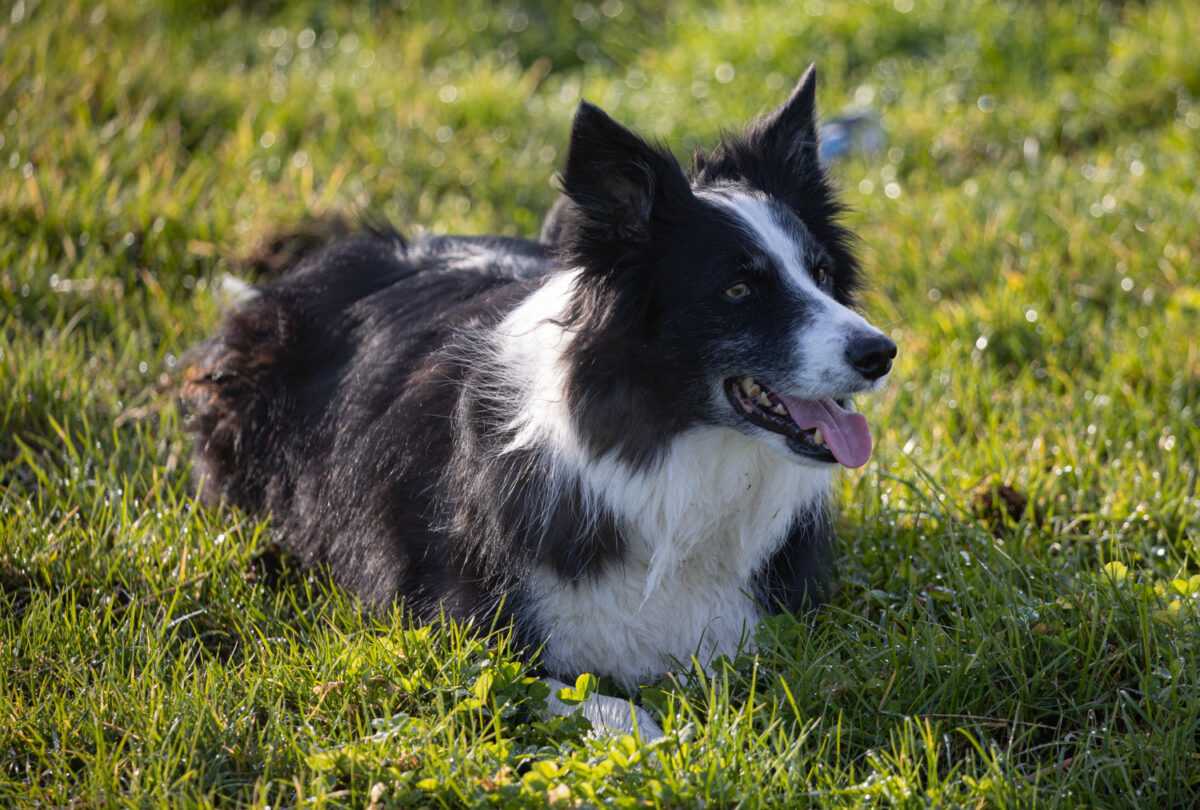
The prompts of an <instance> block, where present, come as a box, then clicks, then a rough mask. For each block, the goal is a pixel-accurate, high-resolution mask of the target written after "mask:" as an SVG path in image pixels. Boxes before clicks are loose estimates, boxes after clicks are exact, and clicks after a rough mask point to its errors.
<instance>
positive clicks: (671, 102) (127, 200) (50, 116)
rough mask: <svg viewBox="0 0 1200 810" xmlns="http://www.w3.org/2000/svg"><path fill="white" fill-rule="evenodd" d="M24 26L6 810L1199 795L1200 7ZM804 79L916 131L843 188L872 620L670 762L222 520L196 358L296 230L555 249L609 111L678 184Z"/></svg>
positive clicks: (839, 100)
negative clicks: (474, 237) (595, 114)
mask: <svg viewBox="0 0 1200 810" xmlns="http://www.w3.org/2000/svg"><path fill="white" fill-rule="evenodd" d="M1085 8H1086V9H1090V10H1086V11H1081V9H1085ZM7 9H8V10H6V11H4V12H3V17H0V805H3V806H21V807H25V806H57V807H66V806H72V807H84V806H146V805H156V804H172V805H175V804H179V805H183V806H197V807H203V806H211V805H225V804H239V805H246V806H255V807H265V806H267V805H270V806H273V807H274V806H299V805H313V806H329V807H341V806H358V807H362V806H367V805H371V806H372V807H376V806H379V807H401V806H403V807H408V806H433V807H437V806H463V805H499V806H531V807H540V806H544V805H547V804H551V805H555V806H572V805H574V804H577V803H582V804H584V805H593V804H594V805H612V806H620V807H625V806H635V805H636V806H643V805H645V806H654V807H689V806H699V805H701V804H704V805H708V806H714V805H715V806H745V807H758V806H820V807H876V806H878V807H893V806H896V807H1035V806H1036V807H1081V806H1104V807H1116V806H1142V807H1155V808H1163V807H1190V806H1194V803H1195V802H1196V801H1197V797H1198V796H1200V610H1198V607H1200V594H1198V592H1200V576H1198V575H1200V564H1198V560H1197V543H1198V541H1200V498H1198V497H1197V484H1198V482H1197V458H1198V457H1200V410H1198V406H1197V404H1196V403H1197V401H1200V339H1198V338H1197V330H1196V323H1197V321H1198V320H1200V292H1197V290H1198V285H1200V230H1198V229H1197V227H1196V223H1197V222H1198V221H1200V196H1198V194H1197V189H1196V178H1197V177H1198V176H1200V167H1198V165H1197V162H1198V158H1200V151H1197V149H1196V144H1197V142H1198V138H1197V130H1198V129H1200V103H1198V102H1197V99H1200V50H1197V48H1196V47H1195V43H1196V42H1197V41H1200V12H1197V11H1196V10H1195V8H1194V4H1192V3H1189V2H1187V0H1146V2H1139V3H1105V4H1100V5H1099V6H1093V5H1092V4H1084V5H1083V6H1080V5H1079V4H1065V3H1063V4H1059V3H1051V4H1047V5H1045V6H1038V5H1028V4H1014V3H990V2H963V3H941V2H936V3H923V2H913V0H896V1H895V2H894V3H881V2H849V1H848V0H820V1H819V2H818V1H816V0H807V1H806V2H799V1H798V0H797V1H796V2H792V1H790V0H788V1H780V2H772V3H764V4H761V5H747V4H743V3H735V2H732V0H706V2H703V3H700V4H692V3H688V4H685V3H681V2H674V3H672V2H662V3H651V2H634V0H605V2H603V3H595V2H580V3H578V4H564V5H562V6H561V7H558V6H554V5H552V4H547V5H546V7H544V8H543V7H540V6H537V5H534V4H531V3H527V2H521V0H505V2H502V3H499V4H492V3H485V2H469V3H465V4H463V3H455V4H451V3H447V2H443V3H435V2H431V3H411V4H409V3H404V2H400V3H393V4H388V3H383V2H375V3H369V4H368V3H359V4H341V3H338V4H325V3H317V2H310V3H296V4H291V3H287V4H285V3H281V2H271V1H270V0H268V1H267V2H262V3H258V4H238V3H229V2H223V0H210V2H206V3H188V2H184V0H175V2H172V3H167V4H161V5H158V4H149V3H146V4H139V3H136V2H133V0H110V1H109V2H107V3H104V4H91V3H81V2H71V0H62V1H61V2H50V1H49V0H17V2H16V3H15V4H10V6H8V7H7ZM809 60H817V61H818V62H819V65H820V69H821V91H820V102H821V105H822V108H823V110H824V111H825V112H826V113H830V114H832V113H836V112H837V111H838V110H840V109H842V108H844V107H852V106H871V107H873V108H874V109H876V110H877V111H879V113H880V114H881V116H882V120H883V122H884V125H885V127H886V130H887V137H888V141H887V145H886V148H885V150H884V152H883V153H882V154H881V155H879V156H877V157H874V158H864V157H858V158H855V159H852V160H850V161H848V162H844V163H841V164H838V166H837V172H838V175H839V177H840V180H841V182H842V184H843V186H844V187H845V189H846V191H847V196H848V199H849V201H850V202H851V203H852V204H853V205H854V208H855V211H854V214H853V224H854V226H855V228H856V229H857V230H858V231H859V232H860V233H861V234H862V236H863V240H864V246H865V258H866V263H867V265H868V267H869V269H870V272H871V276H872V278H873V282H874V290H873V291H872V294H871V295H870V296H869V297H868V301H867V310H868V313H869V315H870V316H871V317H872V319H873V320H874V321H875V322H876V323H882V324H885V325H886V327H887V328H888V329H889V331H890V332H891V333H892V334H893V336H894V337H895V338H896V339H897V342H898V343H899V344H900V346H901V353H900V358H899V361H898V366H897V370H896V373H895V375H894V381H893V384H892V385H891V387H890V388H889V389H888V391H887V392H886V393H885V394H883V395H881V396H878V397H876V398H874V399H871V400H870V401H865V402H863V403H862V405H863V407H864V409H865V410H866V411H867V413H868V416H869V418H870V421H871V422H872V424H873V426H874V429H875V434H876V439H877V451H876V455H875V457H874V458H873V460H872V462H871V464H870V465H869V467H868V468H866V470H865V471H864V472H861V473H852V474H848V475H846V476H844V477H843V479H842V483H841V487H840V488H841V494H842V496H843V497H842V503H843V511H842V518H841V535H842V538H843V544H842V548H843V552H842V554H841V559H840V569H839V574H838V580H839V582H840V583H841V589H840V591H839V593H838V594H837V595H836V597H835V598H834V599H833V600H832V602H831V603H830V604H829V605H828V606H827V607H825V608H823V609H822V610H821V611H820V612H819V613H817V614H816V615H815V616H812V617H800V618H793V617H780V618H775V619H771V620H770V621H767V622H765V623H764V625H763V626H762V628H761V630H760V633H759V648H760V650H759V653H758V655H757V657H754V658H751V657H748V656H746V657H742V658H739V659H738V660H734V661H728V662H725V663H724V664H722V665H721V666H720V667H718V671H717V673H716V674H715V675H714V677H712V678H710V679H707V680H706V679H702V678H701V679H697V678H688V677H685V676H683V675H680V676H679V678H678V679H676V680H672V681H668V682H664V683H659V684H653V685H648V686H647V687H646V688H644V689H643V691H642V694H641V698H642V700H643V701H644V702H645V703H646V704H647V705H648V706H650V707H651V708H652V709H653V710H654V711H655V712H656V713H658V714H659V716H661V718H662V722H663V724H664V726H665V728H666V729H667V731H668V737H667V739H666V740H665V741H664V742H662V743H659V744H656V745H654V746H652V747H650V748H646V747H642V746H639V745H637V744H636V743H635V741H634V740H633V739H631V738H612V737H602V738H599V739H590V738H588V737H586V736H585V735H584V734H583V733H582V729H581V728H580V727H579V725H578V723H576V722H574V721H569V720H568V721H554V722H550V723H541V722H536V721H535V719H534V716H533V715H531V714H530V713H529V712H528V708H529V706H530V705H532V704H534V703H536V702H537V700H538V697H539V694H538V687H537V685H536V684H534V683H533V681H532V679H530V678H529V677H528V675H527V672H526V670H525V669H524V667H523V665H521V664H520V663H519V662H518V659H516V657H515V656H514V655H513V654H512V653H511V651H510V650H509V649H508V647H507V645H506V643H505V639H504V637H503V634H502V633H499V634H497V633H488V632H485V630H486V629H483V630H480V631H475V632H472V631H470V630H468V629H465V628H458V627H453V626H434V627H423V628H412V627H410V626H408V625H406V624H405V623H404V622H403V621H402V620H401V619H400V617H398V616H390V617H370V616H365V615H363V614H362V613H361V612H360V611H359V610H358V609H357V607H356V606H355V604H354V603H353V601H352V600H350V599H349V598H348V597H347V596H346V595H345V594H342V593H339V592H337V591H336V590H334V589H332V588H330V587H329V586H328V584H327V583H326V582H325V581H324V580H323V579H322V578H320V577H319V576H313V575H311V574H308V573H306V572H304V571H302V570H298V569H297V568H296V567H295V566H294V565H293V563H292V561H290V560H289V559H288V558H287V557H286V556H281V555H280V554H279V553H278V551H277V549H276V548H275V545H274V542H275V539H274V537H273V535H272V532H271V529H270V527H269V525H266V524H260V523H256V522H254V521H252V520H249V519H247V518H245V517H242V516H237V515H231V514H228V513H220V512H214V511H209V510H206V509H203V508H200V507H198V506H197V505H196V504H195V503H194V502H192V501H191V499H190V498H189V496H188V484H187V479H188V471H189V460H188V459H189V455H188V452H189V450H188V445H187V441H186V438H185V433H184V431H183V428H182V425H181V420H180V416H179V414H178V412H177V411H176V409H175V406H174V391H175V386H176V383H177V380H178V378H179V374H180V372H181V370H182V368H181V366H182V364H183V363H184V362H185V360H184V359H182V358H184V352H185V351H186V350H187V348H188V347H189V346H190V345H192V344H194V343H195V342H196V341H197V340H199V339H200V338H201V337H202V336H203V335H204V334H205V333H206V332H207V331H208V330H209V329H211V328H212V327H213V326H214V325H215V324H216V323H217V321H218V318H219V314H218V310H217V305H216V302H215V300H214V298H213V296H212V295H211V293H210V291H209V290H210V288H211V287H212V286H213V281H214V279H215V278H217V277H218V276H219V275H220V274H222V273H224V272H235V273H242V274H245V273H246V272H247V271H246V269H245V268H246V267H247V257H251V256H253V255H254V254H255V252H256V251H258V250H260V248H261V247H262V246H263V244H264V243H265V241H266V240H268V239H269V237H270V236H271V234H273V233H277V232H278V231H279V229H281V228H286V227H289V226H293V225H297V224H301V223H305V222H321V221H324V220H326V219H328V218H330V217H335V216H355V215H357V214H359V213H362V212H372V213H377V214H382V215H385V216H387V217H389V218H390V219H392V220H394V221H395V222H397V223H398V224H400V225H402V227H404V228H405V229H407V230H409V231H412V230H414V229H415V228H416V227H418V226H424V227H427V228H429V229H431V230H433V231H436V232H472V233H479V232H499V233H510V234H524V235H531V234H534V233H536V229H537V226H538V223H539V221H540V218H541V216H542V213H543V212H544V211H545V210H546V209H547V208H548V206H549V205H550V203H551V201H552V199H553V196H554V191H553V188H552V185H551V182H550V181H551V177H552V175H553V172H554V170H555V167H556V166H557V165H558V163H559V161H560V160H561V157H562V152H563V147H564V144H565V138H566V133H567V129H568V125H569V121H570V115H571V113H572V110H573V108H574V106H575V104H576V103H577V102H578V100H579V98H580V97H587V98H588V99H590V100H593V101H595V102H597V103H600V104H601V105H602V106H604V107H606V108H608V109H609V110H611V111H612V112H613V113H614V114H615V115H616V116H617V117H618V118H619V119H621V120H623V121H625V122H627V123H629V124H631V125H633V126H635V127H637V128H639V129H641V130H642V131H644V132H648V133H650V134H652V135H654V136H656V137H659V138H662V139H664V140H666V141H667V142H669V143H670V144H672V145H673V146H674V147H675V148H677V149H679V150H680V151H681V153H682V152H683V150H686V149H690V145H691V144H692V143H694V142H704V143H711V142H712V141H713V139H714V138H715V137H716V136H717V135H718V133H719V132H720V130H721V128H722V127H730V126H736V125H738V124H740V122H742V121H744V120H746V119H747V118H748V117H749V116H751V115H753V114H755V113H757V112H761V111H763V110H765V109H767V108H769V107H770V106H772V105H774V104H775V103H777V101H778V100H779V99H781V98H782V97H783V95H784V94H785V93H786V91H787V89H788V87H790V85H791V83H792V82H793V81H794V79H795V78H796V77H797V76H798V75H799V73H800V72H801V71H802V69H803V68H804V66H805V65H806V64H807V62H808V61H809ZM602 686H603V684H602Z"/></svg>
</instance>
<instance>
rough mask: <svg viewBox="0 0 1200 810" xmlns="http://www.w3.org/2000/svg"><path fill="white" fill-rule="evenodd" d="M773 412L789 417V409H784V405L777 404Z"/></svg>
mask: <svg viewBox="0 0 1200 810" xmlns="http://www.w3.org/2000/svg"><path fill="white" fill-rule="evenodd" d="M771 410H773V411H775V413H777V414H779V415H780V416H787V408H785V407H783V405H782V404H780V403H778V402H777V403H775V407H774V408H772V409H771Z"/></svg>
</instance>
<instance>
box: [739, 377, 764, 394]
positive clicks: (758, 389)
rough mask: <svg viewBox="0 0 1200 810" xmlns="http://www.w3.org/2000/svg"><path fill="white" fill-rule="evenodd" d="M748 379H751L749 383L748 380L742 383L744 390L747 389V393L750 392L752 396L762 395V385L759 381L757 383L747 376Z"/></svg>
mask: <svg viewBox="0 0 1200 810" xmlns="http://www.w3.org/2000/svg"><path fill="white" fill-rule="evenodd" d="M746 379H747V380H750V381H749V382H748V383H747V382H743V383H742V390H743V391H745V392H746V393H747V394H749V395H750V396H752V397H758V396H761V395H762V386H761V385H759V384H758V383H756V382H755V381H754V380H751V379H750V378H749V377H747V378H746Z"/></svg>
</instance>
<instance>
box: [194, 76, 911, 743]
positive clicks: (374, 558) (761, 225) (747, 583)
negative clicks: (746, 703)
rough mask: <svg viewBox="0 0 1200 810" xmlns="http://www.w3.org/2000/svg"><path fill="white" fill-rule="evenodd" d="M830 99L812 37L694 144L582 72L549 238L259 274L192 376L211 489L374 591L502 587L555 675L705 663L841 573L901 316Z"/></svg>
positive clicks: (466, 597) (459, 242) (635, 715)
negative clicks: (659, 134)
mask: <svg viewBox="0 0 1200 810" xmlns="http://www.w3.org/2000/svg"><path fill="white" fill-rule="evenodd" d="M815 102H816V73H815V70H814V69H813V68H812V67H810V68H809V69H808V71H807V72H806V73H805V74H804V77H803V78H802V79H801V80H800V82H799V84H798V85H797V86H796V88H795V90H794V91H793V92H792V93H791V95H790V96H789V97H788V98H787V100H786V101H784V103H783V104H782V105H781V106H779V107H778V108H777V109H775V110H774V111H773V112H771V113H769V114H768V115H766V116H764V117H762V118H760V119H758V120H756V121H754V122H752V123H751V124H750V125H749V127H748V128H747V129H746V130H745V131H744V132H742V133H740V134H729V135H726V136H724V137H723V139H722V140H721V142H720V143H719V144H718V145H717V146H716V147H715V149H713V150H712V151H710V152H701V151H699V150H697V153H696V156H695V158H694V160H693V165H692V166H691V168H690V169H689V170H685V169H684V168H683V167H682V166H681V165H680V163H679V162H678V161H677V160H676V159H675V158H674V157H673V156H672V154H671V153H670V152H669V151H667V150H666V149H665V148H663V147H662V146H659V145H655V144H652V143H649V142H647V141H646V140H643V139H642V138H641V137H639V136H638V135H636V134H634V133H633V132H632V131H630V130H629V129H627V128H625V127H624V126H622V125H620V124H618V123H617V122H616V121H614V120H613V119H612V118H610V117H609V116H608V115H607V114H605V113H604V112H602V111H601V110H600V109H599V108H597V107H595V106H592V105H591V104H588V103H587V102H582V103H581V104H580V105H579V108H578V110H577V112H576V114H575V117H574V121H573V124H572V129H571V134H570V144H569V149H568V153H567V157H566V161H565V165H564V167H563V169H562V173H561V177H560V181H561V191H562V196H561V198H560V201H559V202H558V203H556V204H555V206H554V207H553V209H552V211H551V213H550V214H549V216H548V218H547V220H546V222H545V224H544V227H543V231H542V234H541V237H540V238H539V240H537V241H533V240H523V239H516V238H502V237H495V236H481V237H471V236H434V237H424V238H421V239H418V240H415V241H407V240H405V239H404V238H402V237H401V236H400V235H398V234H397V233H395V232H393V231H390V230H388V229H386V228H378V227H376V228H366V229H364V230H363V231H362V232H361V233H357V234H355V235H351V236H348V237H346V238H344V239H341V240H340V241H337V242H335V243H334V244H332V245H330V246H329V247H327V248H325V249H323V250H322V251H321V252H319V253H317V254H315V255H310V256H308V257H305V258H303V259H302V260H300V261H299V262H298V264H297V266H295V267H294V268H293V269H292V270H290V271H288V272H287V273H286V274H284V275H283V276H281V277H280V278H277V279H275V280H271V281H269V282H266V283H263V284H262V285H259V286H250V285H248V284H245V283H242V286H241V288H240V295H239V298H240V299H241V301H240V303H239V304H238V306H237V307H236V308H235V310H234V311H233V312H232V313H231V314H230V315H229V317H228V318H227V320H226V321H225V323H224V324H223V325H222V326H221V327H220V328H219V329H218V331H216V332H215V334H214V335H213V336H212V337H211V338H210V339H209V340H207V341H206V342H205V343H203V344H201V345H200V346H199V347H197V349H196V350H195V353H194V355H193V365H192V367H191V370H190V371H189V372H188V375H187V379H186V381H185V386H184V390H183V398H184V400H185V404H186V407H187V408H188V411H189V422H188V424H189V426H190V430H191V431H192V432H193V434H194V439H195V462H194V472H195V475H196V478H197V480H198V490H199V494H200V497H201V498H202V499H203V500H205V501H208V502H223V503H227V504H232V505H234V506H237V507H240V508H241V509H243V510H245V511H247V512H250V513H253V514H259V515H266V514H269V515H271V516H272V520H273V521H274V525H275V527H276V528H277V530H278V531H279V532H280V533H281V534H282V536H283V537H284V538H285V544H286V546H287V548H289V549H290V550H291V551H293V552H294V553H295V554H297V555H298V556H299V557H300V558H301V559H302V560H303V562H304V563H306V564H308V565H311V566H318V567H323V568H327V569H328V570H329V571H330V572H331V575H332V577H333V579H334V580H335V581H336V582H337V583H339V584H341V585H342V586H345V587H346V588H348V589H350V590H351V591H353V592H354V593H356V594H357V595H358V596H359V597H360V598H361V599H362V600H363V601H364V602H365V603H367V604H368V605H370V606H373V607H379V608H386V607H388V606H392V605H394V604H397V603H400V604H402V605H403V607H404V608H405V609H406V610H408V611H411V613H412V615H413V616H414V617H415V618H417V619H419V620H421V619H434V618H437V617H438V616H442V615H446V616H450V617H453V618H455V619H459V620H463V621H476V622H482V623H484V626H492V623H493V622H494V621H495V620H496V619H497V618H499V620H500V621H501V622H503V623H504V624H505V625H506V626H508V627H511V629H512V633H513V638H514V640H515V641H516V643H517V645H518V646H519V647H521V648H523V649H526V650H536V651H540V654H539V656H538V657H537V666H539V667H540V669H541V672H542V673H543V674H545V675H546V676H547V677H548V678H549V679H550V683H551V684H552V685H554V684H558V683H559V682H558V681H557V680H554V679H555V678H561V677H566V678H570V679H573V678H574V676H575V675H577V674H579V673H583V672H591V673H594V674H597V675H606V676H609V677H611V678H612V679H614V680H615V681H616V682H617V683H618V684H620V685H621V686H623V687H626V688H634V687H636V686H637V685H639V684H643V683H646V682H650V681H653V680H655V679H658V678H660V677H662V676H663V675H664V674H665V673H666V672H668V671H669V670H670V668H671V667H673V666H675V665H676V664H677V663H682V664H683V665H684V666H689V665H690V663H691V662H692V661H693V660H694V661H695V663H697V664H698V665H699V666H700V667H702V668H703V667H705V666H706V665H708V664H709V663H710V662H712V660H713V659H714V657H716V656H721V655H727V656H732V655H733V654H735V653H736V652H737V651H738V650H739V649H745V648H746V647H747V646H748V645H751V644H752V643H753V639H752V634H753V631H754V627H755V625H756V623H757V622H758V620H759V619H760V618H761V617H762V616H763V615H764V614H767V613H774V612H778V611H802V610H804V609H806V608H809V607H811V606H813V605H815V604H817V603H818V602H819V601H820V600H821V598H822V596H823V594H824V593H825V589H826V587H827V583H828V579H829V577H828V574H829V570H830V564H831V557H832V551H833V533H832V525H831V524H832V520H831V515H832V512H831V510H832V488H833V481H834V474H835V471H836V470H838V469H839V468H840V467H843V466H844V467H860V466H862V465H863V464H865V463H866V462H867V460H868V457H869V456H870V454H871V451H872V438H871V433H870V430H869V428H868V426H867V422H866V419H865V418H864V417H863V416H862V415H861V414H859V413H857V412H856V411H855V409H854V407H853V403H852V399H851V398H852V397H853V396H854V395H856V394H860V393H864V392H868V391H872V390H875V389H878V388H880V387H881V386H882V385H883V384H884V381H885V380H886V378H887V376H888V374H889V371H890V369H891V365H892V360H893V358H894V357H895V355H896V346H895V344H894V343H893V342H892V340H890V339H889V338H888V337H887V336H886V335H884V334H883V333H882V332H881V331H880V330H878V329H876V328H875V327H873V326H871V325H870V324H869V323H868V322H867V321H866V320H865V319H864V318H863V317H862V316H861V315H860V314H859V313H858V312H857V310H856V308H855V292H856V290H857V289H858V288H859V285H860V270H859V265H858V262H857V260H856V257H855V250H854V248H855V242H856V239H855V236H854V235H853V234H852V233H851V231H850V230H848V229H847V228H846V227H845V226H844V225H843V224H842V223H841V219H842V216H843V214H844V209H843V206H842V204H841V203H840V202H839V200H838V198H837V195H836V193H835V190H834V188H833V186H832V184H831V182H830V180H829V178H828V177H827V175H826V173H825V171H824V169H823V167H822V165H821V163H820V161H819V158H818V142H817V122H816V112H815ZM631 709H632V712H631ZM571 710H572V707H571V706H568V705H566V704H564V703H562V702H561V701H558V700H557V698H556V697H552V698H551V706H550V709H549V711H551V712H560V713H565V712H568V711H571ZM582 710H583V712H584V714H585V715H587V716H588V717H589V718H590V719H592V721H593V722H594V723H596V724H600V725H606V726H610V727H614V728H618V729H623V730H628V729H630V728H632V727H633V725H634V724H636V725H637V726H638V727H639V729H640V730H641V731H642V733H643V734H647V733H650V734H657V733H660V732H658V729H657V727H656V726H654V723H653V719H652V718H650V717H649V716H648V715H646V714H645V712H644V711H642V710H640V709H637V708H636V707H631V705H630V703H629V702H628V701H622V700H619V699H617V698H614V697H604V696H596V697H594V698H592V699H591V700H589V701H587V703H585V705H584V706H583V709H582ZM648 729H649V731H648Z"/></svg>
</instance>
